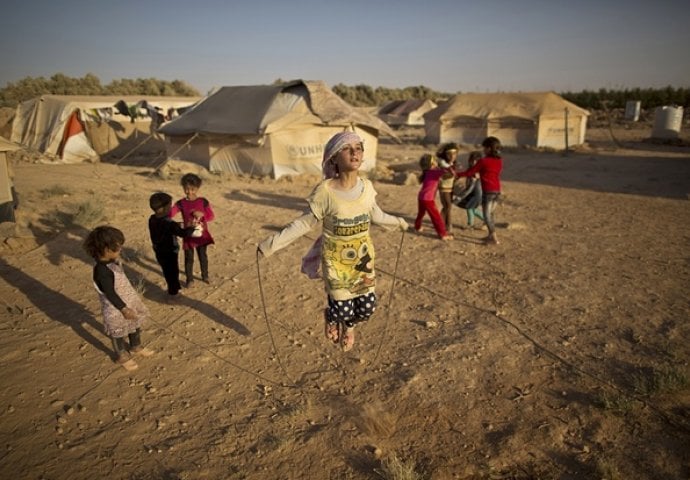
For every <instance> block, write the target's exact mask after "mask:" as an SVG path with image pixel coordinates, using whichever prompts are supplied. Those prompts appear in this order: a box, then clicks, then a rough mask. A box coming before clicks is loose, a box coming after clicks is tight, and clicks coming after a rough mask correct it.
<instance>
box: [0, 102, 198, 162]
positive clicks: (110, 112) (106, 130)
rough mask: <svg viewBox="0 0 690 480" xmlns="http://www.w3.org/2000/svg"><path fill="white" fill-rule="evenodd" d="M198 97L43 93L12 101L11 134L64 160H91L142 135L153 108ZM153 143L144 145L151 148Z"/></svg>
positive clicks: (124, 148)
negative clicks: (18, 101) (16, 104)
mask: <svg viewBox="0 0 690 480" xmlns="http://www.w3.org/2000/svg"><path fill="white" fill-rule="evenodd" d="M198 100H199V98H197V97H141V96H137V97H134V96H125V97H117V96H77V95H43V96H41V97H38V98H34V99H31V100H28V101H26V102H23V103H21V104H19V105H18V106H17V110H16V114H15V116H14V120H13V122H12V136H11V140H12V141H13V142H16V143H19V144H21V145H23V146H25V147H27V148H31V149H34V150H38V151H39V152H41V153H45V154H48V155H52V156H55V157H58V158H60V159H62V160H63V161H64V162H80V161H84V160H94V159H98V157H100V156H104V155H108V154H114V155H117V153H124V152H125V151H127V150H129V149H130V148H132V147H133V146H136V145H137V144H139V143H140V142H141V141H143V140H145V139H147V137H148V136H149V135H151V134H152V133H154V132H153V130H155V128H156V127H157V126H158V123H157V122H159V121H160V120H159V119H160V117H159V116H158V115H157V114H156V113H155V112H160V114H162V115H166V114H167V113H168V111H169V110H170V109H172V110H176V109H180V108H184V107H189V106H191V105H193V104H194V103H195V102H197V101H198ZM152 115H153V117H152ZM154 117H155V119H154V121H153V122H152V118H154ZM154 143H155V142H151V143H150V144H149V145H148V147H149V148H153V147H154ZM157 149H158V150H162V149H163V144H162V142H160V141H159V142H158V146H157Z"/></svg>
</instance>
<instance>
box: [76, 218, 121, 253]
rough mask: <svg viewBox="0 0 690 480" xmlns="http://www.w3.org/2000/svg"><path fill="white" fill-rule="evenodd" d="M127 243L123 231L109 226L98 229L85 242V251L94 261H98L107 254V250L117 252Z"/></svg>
mask: <svg viewBox="0 0 690 480" xmlns="http://www.w3.org/2000/svg"><path fill="white" fill-rule="evenodd" d="M124 243H125V234H124V233H122V231H121V230H119V229H117V228H115V227H111V226H109V225H101V226H100V227H96V228H94V229H93V230H91V232H89V234H88V235H87V237H86V240H84V244H83V245H82V246H83V247H84V250H85V251H86V253H88V254H89V256H91V258H93V259H94V260H98V259H99V258H101V257H102V256H103V254H104V253H105V249H106V248H107V249H109V250H112V251H115V250H117V249H118V248H120V247H121V246H122V245H124Z"/></svg>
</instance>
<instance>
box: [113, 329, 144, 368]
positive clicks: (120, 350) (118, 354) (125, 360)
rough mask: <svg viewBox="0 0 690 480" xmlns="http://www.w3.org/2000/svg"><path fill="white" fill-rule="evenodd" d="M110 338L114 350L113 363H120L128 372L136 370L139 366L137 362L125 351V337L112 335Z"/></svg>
mask: <svg viewBox="0 0 690 480" xmlns="http://www.w3.org/2000/svg"><path fill="white" fill-rule="evenodd" d="M111 340H112V341H113V350H115V363H117V364H118V365H122V368H124V369H125V370H127V371H128V372H131V371H132V370H136V369H137V368H138V367H139V366H138V365H137V362H135V361H134V360H133V359H132V358H131V357H130V356H129V354H128V353H127V349H126V348H125V347H126V346H125V339H124V338H122V337H120V338H115V337H112V338H111Z"/></svg>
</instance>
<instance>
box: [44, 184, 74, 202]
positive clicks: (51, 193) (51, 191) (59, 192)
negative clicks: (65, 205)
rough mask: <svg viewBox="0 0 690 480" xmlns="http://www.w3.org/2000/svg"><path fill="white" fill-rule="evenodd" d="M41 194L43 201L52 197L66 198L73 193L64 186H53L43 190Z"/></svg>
mask: <svg viewBox="0 0 690 480" xmlns="http://www.w3.org/2000/svg"><path fill="white" fill-rule="evenodd" d="M39 193H40V194H41V198H42V199H44V200H45V199H46V198H50V197H64V196H65V195H69V194H70V193H72V192H71V191H70V190H69V189H68V188H66V187H63V186H62V185H52V186H50V187H46V188H44V189H42V190H39Z"/></svg>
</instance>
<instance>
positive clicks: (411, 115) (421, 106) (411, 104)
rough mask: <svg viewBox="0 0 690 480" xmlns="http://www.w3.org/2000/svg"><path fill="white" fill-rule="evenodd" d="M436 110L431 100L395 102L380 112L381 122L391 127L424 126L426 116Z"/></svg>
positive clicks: (382, 108) (385, 106) (388, 104)
mask: <svg viewBox="0 0 690 480" xmlns="http://www.w3.org/2000/svg"><path fill="white" fill-rule="evenodd" d="M434 108H436V103H434V102H433V101H431V100H424V99H410V100H393V101H392V102H388V103H387V104H385V105H384V106H383V107H381V108H380V109H379V111H378V113H377V114H378V116H379V118H380V119H381V120H383V121H384V122H386V123H387V124H388V125H391V126H402V125H424V114H425V113H426V112H428V111H430V110H433V109H434Z"/></svg>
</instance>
